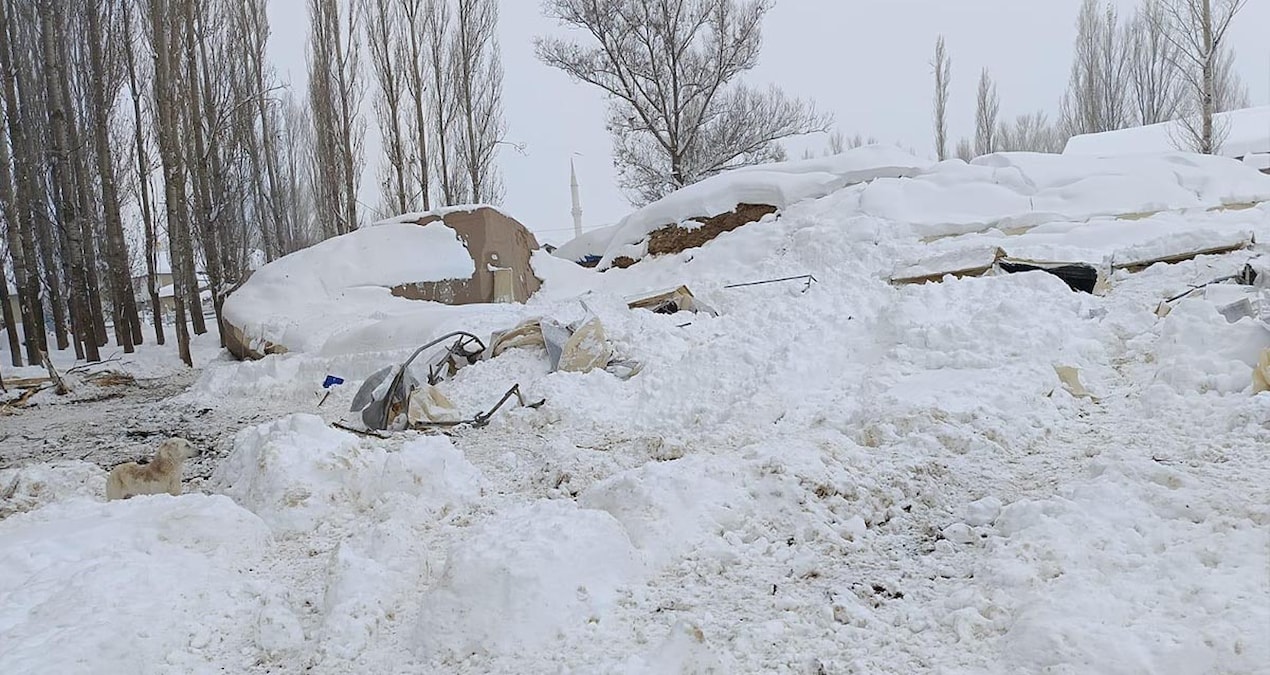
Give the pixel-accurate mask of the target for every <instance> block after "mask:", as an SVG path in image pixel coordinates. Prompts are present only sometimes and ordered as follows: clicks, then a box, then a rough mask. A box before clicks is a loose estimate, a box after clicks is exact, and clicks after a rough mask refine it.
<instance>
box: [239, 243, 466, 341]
mask: <svg viewBox="0 0 1270 675" xmlns="http://www.w3.org/2000/svg"><path fill="white" fill-rule="evenodd" d="M473 269H474V264H473V262H472V256H471V255H470V254H469V253H468V250H467V247H465V246H464V245H463V242H462V241H460V240H459V238H458V234H457V233H456V232H455V231H454V230H453V229H451V228H449V227H446V226H445V224H443V223H440V222H436V223H431V224H429V225H426V226H422V227H421V226H418V225H414V224H385V225H381V226H378V227H372V228H365V229H361V230H358V231H356V232H351V233H349V234H345V235H341V236H338V237H332V238H331V239H327V240H325V241H323V242H321V243H318V244H316V245H314V246H311V247H309V248H306V249H304V250H301V251H296V252H295V253H292V254H290V255H288V256H284V257H282V258H279V259H278V260H275V261H273V262H272V263H269V264H268V265H265V266H264V267H262V268H260V269H259V270H256V272H255V273H254V274H252V276H251V278H250V279H249V280H248V281H247V282H246V283H245V284H243V285H242V287H241V288H239V289H238V290H237V291H235V292H234V293H233V294H231V295H230V296H229V298H227V299H226V300H225V306H224V316H225V320H226V321H227V322H229V323H230V324H232V325H233V326H236V327H238V328H239V329H240V330H242V331H243V333H244V334H245V337H246V338H247V339H248V340H250V341H252V342H254V343H272V344H279V345H285V346H286V348H287V349H288V350H289V351H320V350H321V349H322V348H323V347H324V346H325V345H326V343H327V341H328V340H330V339H331V338H332V337H333V336H335V335H336V334H337V333H338V332H339V331H340V330H341V329H346V328H348V327H349V326H350V325H354V324H357V323H367V322H368V321H369V320H372V319H373V318H374V317H375V316H377V315H386V314H394V313H399V312H403V311H408V310H418V309H419V307H418V304H419V303H412V301H410V300H406V299H404V298H397V297H393V295H392V293H391V292H390V289H391V288H392V287H393V286H396V285H398V284H404V283H411V282H419V281H445V280H448V279H463V278H467V277H470V276H472V272H473ZM431 304H432V307H431V309H433V310H434V315H433V316H432V317H430V319H431V320H432V321H440V320H443V318H442V317H443V314H438V313H437V309H438V308H437V306H436V305H435V303H431ZM439 311H440V312H444V310H439Z"/></svg>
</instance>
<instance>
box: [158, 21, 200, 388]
mask: <svg viewBox="0 0 1270 675" xmlns="http://www.w3.org/2000/svg"><path fill="white" fill-rule="evenodd" d="M169 9H170V5H169V3H168V0H151V2H150V6H149V12H150V15H149V21H150V26H151V27H152V29H153V31H152V32H153V37H152V45H151V47H152V52H153V55H154V98H155V114H156V116H157V120H156V122H157V127H156V131H157V133H158V136H159V155H160V156H161V157H162V160H163V190H164V197H165V201H166V208H167V217H168V237H169V240H170V245H169V248H170V257H171V262H172V283H173V284H174V288H173V294H172V295H173V301H174V304H175V305H176V343H177V349H178V351H179V352H180V354H181V360H182V361H184V362H185V365H187V366H193V365H194V361H193V359H192V358H191V356H190V333H189V327H188V326H187V325H186V322H185V319H186V317H185V282H186V278H185V275H184V270H181V269H179V267H180V266H183V265H185V263H186V259H185V256H184V251H185V250H186V247H187V246H188V243H187V241H186V240H187V239H188V238H189V221H188V220H187V217H186V213H185V208H184V206H185V167H184V166H183V165H182V162H181V152H180V146H179V144H178V142H177V139H176V137H175V134H177V133H179V131H180V117H179V115H178V114H177V110H176V102H175V101H174V100H173V91H172V88H173V86H175V83H174V82H173V73H172V49H173V47H174V45H172V44H171V43H172V40H171V39H170V38H171V37H172V35H171V34H170V33H169V32H168V31H169V29H170V26H169V21H168V16H169V14H170V11H169Z"/></svg>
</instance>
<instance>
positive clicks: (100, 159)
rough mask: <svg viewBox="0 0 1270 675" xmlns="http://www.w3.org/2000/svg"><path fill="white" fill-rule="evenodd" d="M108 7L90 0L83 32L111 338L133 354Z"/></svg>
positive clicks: (136, 325)
mask: <svg viewBox="0 0 1270 675" xmlns="http://www.w3.org/2000/svg"><path fill="white" fill-rule="evenodd" d="M112 9H113V7H112V5H111V4H109V3H103V2H100V1H99V0H94V2H93V3H92V6H89V7H87V8H86V10H87V11H86V12H85V14H86V15H87V18H88V21H87V28H88V30H87V35H88V49H89V66H90V70H91V76H90V78H89V81H90V89H91V92H92V93H91V101H92V107H93V110H94V114H93V117H92V122H93V144H94V151H95V154H96V157H97V179H98V183H99V185H100V187H101V200H102V206H103V215H104V220H105V226H106V259H107V264H108V267H109V286H110V297H111V305H112V307H113V314H114V319H115V341H116V343H118V344H119V346H120V347H122V348H123V350H124V352H125V353H131V352H132V351H133V345H134V343H135V342H140V340H141V322H140V319H139V317H138V316H137V306H136V300H135V298H134V297H133V294H132V288H131V283H130V279H131V275H130V274H129V272H130V269H131V268H130V266H129V264H128V245H127V243H126V242H125V241H124V235H123V216H122V214H121V213H120V205H119V189H118V182H117V181H116V179H115V161H114V153H113V149H112V147H111V139H110V119H111V117H110V112H111V111H112V110H113V109H114V100H113V99H112V98H108V97H107V94H106V92H107V91H111V92H114V91H116V90H117V87H118V85H119V82H118V81H117V77H116V76H115V75H114V74H113V73H111V72H110V71H113V70H116V69H115V68H114V67H113V66H112V65H111V64H109V63H107V58H108V57H107V54H106V49H105V48H104V43H105V41H106V34H105V32H104V31H103V29H102V26H101V22H102V16H101V15H102V14H107V13H108V12H110V11H111V10H112ZM112 18H113V16H112V15H108V16H107V19H112Z"/></svg>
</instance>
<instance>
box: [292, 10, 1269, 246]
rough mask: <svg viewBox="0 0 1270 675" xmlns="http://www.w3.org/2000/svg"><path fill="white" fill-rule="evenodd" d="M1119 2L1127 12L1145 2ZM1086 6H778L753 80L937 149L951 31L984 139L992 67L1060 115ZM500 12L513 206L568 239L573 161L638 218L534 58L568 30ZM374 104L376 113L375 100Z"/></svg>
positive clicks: (967, 117)
mask: <svg viewBox="0 0 1270 675" xmlns="http://www.w3.org/2000/svg"><path fill="white" fill-rule="evenodd" d="M1113 2H1114V4H1116V5H1117V6H1118V7H1120V8H1121V10H1122V12H1125V13H1129V12H1132V10H1133V7H1134V6H1135V5H1136V0H1113ZM305 4H306V3H305V0H270V21H271V24H272V27H273V37H272V43H271V46H270V50H271V55H272V57H273V59H274V61H275V63H276V65H277V67H278V69H279V71H280V72H281V73H282V74H283V78H284V79H287V78H288V77H289V78H290V81H291V83H292V84H293V86H297V87H300V92H301V93H302V92H303V86H304V71H305V67H304V52H305V40H306V30H307V25H308V19H307V15H306V9H305ZM1079 7H1080V0H956V1H951V0H778V1H777V3H776V7H775V8H774V9H773V10H772V11H771V12H770V13H769V14H768V15H767V20H766V23H765V24H764V45H763V53H762V59H761V63H760V65H759V67H758V68H756V69H755V70H754V71H752V72H751V73H749V75H748V77H747V79H748V81H750V82H752V83H755V84H767V83H775V84H778V85H780V86H781V87H783V88H784V89H785V90H786V91H787V92H788V93H790V94H792V95H795V96H799V97H805V98H811V99H813V100H815V101H816V103H817V105H818V106H819V107H820V108H821V109H823V110H826V111H829V112H831V113H833V115H834V117H835V120H836V123H837V126H838V128H840V129H841V130H842V131H843V132H845V133H847V134H848V135H854V134H855V133H857V132H859V133H860V134H862V135H864V136H876V137H877V138H878V139H879V140H881V141H884V142H899V143H902V144H903V145H905V146H906V147H912V148H914V149H915V150H916V151H917V152H918V153H919V154H933V143H932V141H931V135H932V134H931V122H930V110H931V104H930V99H931V88H932V84H931V75H930V66H929V61H930V58H931V52H932V51H933V49H934V43H935V38H936V37H937V36H938V35H939V34H941V33H942V34H944V35H945V36H946V37H947V41H948V48H949V52H950V54H951V55H952V59H953V82H952V100H951V101H950V103H949V106H950V113H949V124H950V127H951V129H950V134H951V136H952V137H953V138H958V137H960V136H963V135H969V134H970V133H972V131H973V118H974V89H975V86H976V84H977V82H978V77H979V71H980V69H981V68H984V67H987V68H988V69H990V70H991V71H992V74H993V76H994V77H995V78H996V80H997V82H998V86H999V90H1000V94H1001V109H1002V115H1003V116H1007V117H1013V116H1014V115H1017V114H1022V113H1026V112H1032V111H1035V110H1038V109H1043V110H1045V111H1047V112H1048V113H1049V114H1050V116H1051V118H1052V117H1053V116H1054V114H1055V113H1056V112H1057V109H1058V102H1059V99H1060V98H1061V97H1062V94H1063V91H1064V89H1065V88H1066V86H1067V75H1068V67H1069V65H1070V59H1071V51H1072V48H1071V44H1072V40H1073V38H1074V37H1075V33H1076V30H1075V20H1076V14H1077V11H1078V9H1079ZM501 11H502V16H501V25H500V27H499V35H500V38H501V40H502V50H503V60H504V67H505V70H506V78H505V82H504V88H505V91H504V101H505V106H506V109H505V115H506V118H507V124H508V133H507V136H508V140H510V141H512V142H515V143H520V144H523V145H524V147H525V153H524V154H523V155H522V154H520V153H518V152H516V151H514V150H511V149H508V148H505V149H504V150H503V151H502V153H501V156H500V164H501V167H502V171H503V177H504V181H505V182H506V184H507V195H506V198H505V199H504V203H503V206H504V207H505V208H506V209H507V210H508V212H510V213H511V214H512V215H513V216H515V217H516V218H517V219H519V220H521V221H522V222H524V223H525V224H526V225H527V226H529V227H530V228H531V229H533V230H534V231H535V232H537V233H538V234H539V238H540V239H541V240H543V241H548V242H552V243H557V244H558V243H562V242H563V241H566V240H568V239H569V238H570V237H571V236H572V234H571V233H572V219H571V217H570V215H569V210H570V202H569V159H570V157H573V158H574V160H575V162H576V163H577V167H578V174H579V180H580V182H581V189H582V202H583V204H582V206H583V210H584V213H585V215H584V220H585V227H586V228H587V229H590V228H592V227H598V226H600V225H604V224H607V223H611V222H614V221H616V220H617V219H619V218H621V217H622V216H623V215H625V214H626V213H627V212H629V211H630V206H629V205H628V203H627V202H626V200H625V199H624V198H623V196H622V194H621V192H620V191H619V190H618V189H617V187H616V185H615V184H614V171H613V166H612V162H611V160H610V154H609V138H608V135H607V133H606V132H605V131H604V113H605V109H606V108H605V101H604V99H603V98H602V97H601V96H600V95H599V94H598V93H597V92H596V91H594V90H593V89H591V88H590V87H587V86H586V85H583V84H579V83H574V82H571V81H570V80H569V78H568V77H566V76H565V75H563V74H562V73H560V72H558V71H555V70H552V69H550V68H547V67H545V66H543V65H542V64H540V63H538V61H537V60H536V59H535V58H534V55H533V38H534V36H536V35H541V34H543V33H546V32H552V31H558V30H559V28H558V27H557V26H556V25H555V23H554V22H552V21H549V20H547V19H545V18H543V17H542V16H541V13H540V12H541V4H540V2H539V1H538V0H502V4H501ZM1267 26H1270V0H1252V1H1251V2H1249V3H1248V4H1247V6H1246V8H1245V9H1244V11H1243V13H1242V14H1240V16H1239V18H1238V20H1237V23H1236V25H1235V27H1234V28H1233V29H1232V35H1231V38H1230V39H1231V44H1233V46H1234V48H1235V49H1236V51H1237V53H1238V68H1239V71H1240V74H1241V75H1242V76H1243V78H1244V81H1245V82H1246V83H1247V84H1248V86H1249V89H1250V91H1251V94H1252V100H1253V104H1254V105H1268V104H1270V41H1267V39H1266V33H1265V30H1266V27H1267ZM369 95H370V89H369V88H368V97H369ZM367 106H368V112H369V98H368V101H367ZM367 126H368V130H367V136H368V138H367V148H368V150H369V151H370V152H369V153H368V157H367V164H368V172H367V176H366V179H365V180H364V181H363V186H364V187H363V190H362V195H361V201H363V202H364V203H366V204H368V205H371V206H374V205H377V204H378V202H379V195H378V189H377V187H376V184H375V181H374V176H373V175H372V172H371V171H370V170H369V169H370V168H371V167H373V166H374V162H375V161H376V149H377V147H378V142H377V140H376V139H375V138H374V136H375V135H376V134H375V129H374V120H373V118H370V119H368V125H367ZM1267 133H1270V130H1267ZM825 142H826V141H825V139H824V138H823V137H812V138H808V139H805V140H800V141H796V142H794V143H791V144H790V145H791V154H792V155H795V156H797V155H798V154H801V152H802V149H803V147H805V145H804V144H809V145H810V146H812V147H815V148H816V149H819V148H821V147H823V145H824V144H825ZM574 153H577V154H576V155H575V154H574Z"/></svg>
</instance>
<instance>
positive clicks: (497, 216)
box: [392, 207, 542, 305]
mask: <svg viewBox="0 0 1270 675" xmlns="http://www.w3.org/2000/svg"><path fill="white" fill-rule="evenodd" d="M438 220H442V218H440V217H438V216H428V217H426V218H422V219H420V220H419V221H417V222H418V224H419V225H428V224H429V223H434V222H436V221H438ZM442 222H444V223H445V224H446V225H447V226H449V227H450V228H452V229H453V230H454V231H455V232H456V233H458V235H459V239H460V240H462V242H463V244H464V245H465V246H467V250H468V253H470V254H471V256H472V263H473V265H474V266H475V268H476V270H475V272H473V274H472V278H470V279H453V280H448V281H424V282H417V283H411V284H402V285H400V286H396V287H394V288H393V289H392V294H393V295H395V296H397V297H401V298H408V299H410V300H433V301H436V302H444V303H446V304H451V305H468V304H473V303H478V302H494V301H495V298H494V273H493V272H492V271H491V268H495V267H507V268H511V270H512V275H513V283H512V290H513V291H514V296H515V299H516V302H525V301H526V300H528V299H529V297H530V296H531V295H533V294H534V293H535V292H537V291H538V289H539V288H540V287H541V286H542V282H541V281H539V279H538V278H537V277H535V276H534V273H533V267H531V266H530V261H529V259H530V257H531V256H532V255H533V252H534V251H535V250H537V249H538V240H537V239H536V238H534V235H533V233H532V232H530V231H529V230H528V229H526V228H525V226H524V225H521V224H520V223H518V222H516V221H515V220H513V219H511V218H508V217H507V216H504V215H503V214H501V213H499V212H498V211H495V210H494V209H491V208H486V207H482V208H479V209H476V210H475V211H468V212H455V213H450V214H447V215H446V216H445V218H444V220H442Z"/></svg>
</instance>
